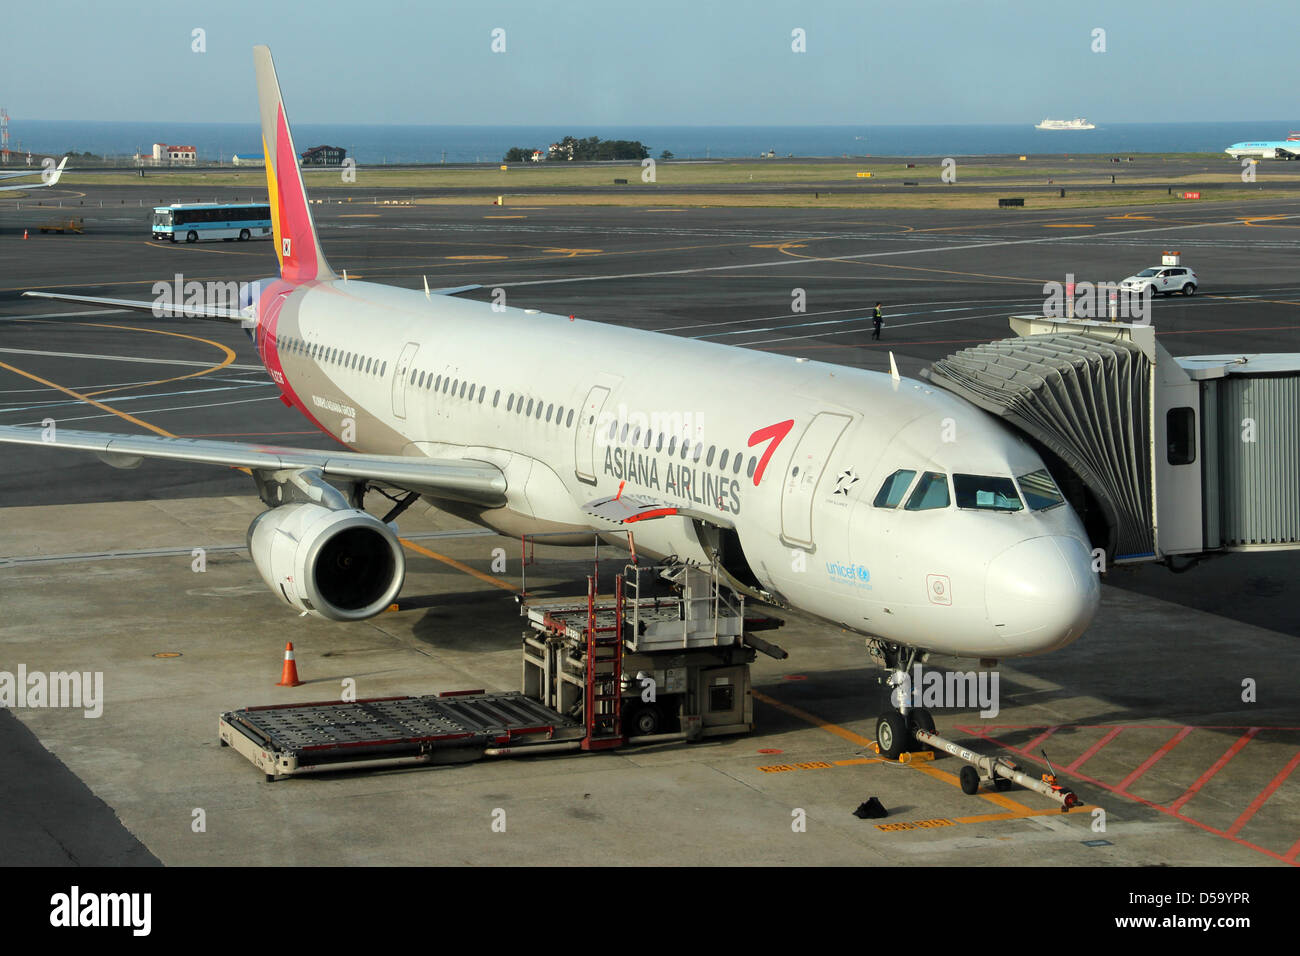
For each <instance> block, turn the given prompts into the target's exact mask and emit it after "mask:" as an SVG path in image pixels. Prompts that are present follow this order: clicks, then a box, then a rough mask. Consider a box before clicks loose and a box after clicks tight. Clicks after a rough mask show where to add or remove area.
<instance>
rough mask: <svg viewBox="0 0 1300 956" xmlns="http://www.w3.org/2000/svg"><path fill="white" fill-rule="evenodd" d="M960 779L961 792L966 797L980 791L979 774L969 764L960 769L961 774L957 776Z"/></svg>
mask: <svg viewBox="0 0 1300 956" xmlns="http://www.w3.org/2000/svg"><path fill="white" fill-rule="evenodd" d="M957 776H958V777H959V778H960V779H961V792H962V793H964V794H966V795H967V796H974V795H975V794H977V793H979V790H980V772H979V771H978V770H976V769H975V768H974V767H972V766H971V765H970V764H967V765H966V766H964V767H962V768H961V773H959V774H958V775H957Z"/></svg>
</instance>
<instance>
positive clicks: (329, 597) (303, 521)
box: [248, 503, 406, 621]
mask: <svg viewBox="0 0 1300 956" xmlns="http://www.w3.org/2000/svg"><path fill="white" fill-rule="evenodd" d="M248 552H249V554H250V555H251V557H252V559H253V564H254V565H255V566H256V567H257V570H258V573H259V574H261V575H262V580H263V581H265V582H266V584H267V586H268V587H269V588H270V589H271V590H272V591H274V592H275V593H277V594H279V595H280V597H281V598H283V599H284V601H285V602H286V603H287V604H288V605H289V606H290V607H293V608H296V609H298V610H300V611H307V612H309V613H311V614H315V615H316V616H317V617H323V618H326V619H327V620H331V621H361V620H365V619H366V618H368V617H374V616H375V615H376V614H379V613H380V612H381V611H383V610H384V609H385V608H387V607H388V606H389V605H390V604H392V602H393V599H394V598H396V597H397V594H398V592H399V591H401V589H402V583H403V581H404V580H405V578H406V556H405V554H404V553H403V552H402V546H401V544H400V543H399V542H398V540H397V535H395V534H394V533H393V531H392V529H391V528H389V527H388V525H386V524H384V523H383V522H382V521H380V520H379V519H378V518H376V517H374V516H373V515H370V514H367V513H366V512H364V511H358V510H356V509H351V508H350V509H347V510H337V511H336V510H332V509H329V508H323V507H321V506H320V505H315V504H305V503H299V504H288V505H281V506H280V507H278V508H272V509H270V510H269V511H264V512H262V513H261V514H260V515H258V516H257V517H256V518H254V519H253V523H252V524H250V525H249V526H248Z"/></svg>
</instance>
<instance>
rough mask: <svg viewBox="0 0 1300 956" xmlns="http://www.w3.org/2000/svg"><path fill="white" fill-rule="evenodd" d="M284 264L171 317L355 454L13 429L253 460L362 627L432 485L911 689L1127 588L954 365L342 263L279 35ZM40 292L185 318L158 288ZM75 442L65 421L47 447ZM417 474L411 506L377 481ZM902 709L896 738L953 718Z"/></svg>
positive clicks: (1039, 640)
mask: <svg viewBox="0 0 1300 956" xmlns="http://www.w3.org/2000/svg"><path fill="white" fill-rule="evenodd" d="M254 62H255V68H256V74H257V84H258V98H259V105H260V112H261V121H262V135H263V140H264V151H265V154H266V175H267V187H268V192H269V202H270V206H271V215H272V222H273V226H274V238H275V250H276V255H277V257H278V260H279V266H280V269H279V275H278V276H272V277H268V278H263V279H260V280H258V281H256V282H254V283H252V284H250V285H249V286H248V287H247V290H246V294H244V295H243V296H242V297H241V300H240V302H239V307H238V308H230V307H218V306H215V305H206V304H204V303H203V302H187V303H185V304H181V303H179V302H177V303H175V304H174V305H172V306H169V307H168V309H167V310H166V311H165V313H164V314H166V315H172V316H186V317H193V318H199V319H208V320H214V321H228V322H233V321H238V322H241V323H242V324H244V325H245V326H246V327H249V332H250V335H251V336H252V337H253V340H254V343H255V345H256V349H257V352H258V355H259V357H260V359H261V361H262V363H263V365H264V366H265V368H266V370H267V373H268V374H269V375H270V377H271V379H272V380H273V381H274V382H275V384H276V385H277V386H278V387H279V389H280V393H281V399H282V401H284V402H285V404H287V405H290V406H292V407H293V408H295V409H297V410H298V411H299V412H300V413H302V414H303V415H304V416H305V417H306V418H307V419H308V420H310V421H311V422H312V423H313V424H314V425H315V426H316V427H317V428H319V429H320V430H321V431H323V432H325V433H326V434H328V435H331V436H333V437H334V438H336V439H337V440H339V441H340V443H341V444H342V445H343V446H344V449H343V450H340V451H314V450H309V449H298V448H281V447H274V446H267V445H258V444H246V443H239V442H226V441H213V440H205V439H180V438H167V437H160V436H154V435H115V434H106V433H100V432H89V431H74V430H71V429H64V428H61V427H56V429H54V431H53V434H45V433H43V432H48V430H42V429H36V428H31V427H18V426H8V427H0V442H7V443H14V444H26V445H39V446H41V447H44V448H49V447H55V448H61V449H67V450H81V451H89V452H94V453H95V454H97V455H98V456H99V457H100V458H101V459H103V460H105V461H106V462H108V463H109V464H112V465H116V466H119V467H135V466H137V465H139V464H140V463H141V461H142V460H143V459H145V458H158V459H173V460H184V461H193V462H204V463H209V464H214V465H225V466H231V467H240V468H245V469H248V470H249V471H250V472H251V474H252V477H253V479H254V481H255V483H256V486H257V490H258V492H259V495H260V496H261V498H262V500H263V502H264V503H265V504H266V505H267V506H268V507H267V510H266V511H264V512H262V513H261V514H259V515H258V516H257V517H256V518H255V519H254V520H253V522H252V524H251V525H250V527H249V530H248V538H247V540H248V547H249V553H250V556H251V558H252V560H253V563H254V565H255V566H256V568H257V570H258V572H259V573H260V574H261V576H262V578H263V580H264V581H265V583H266V585H267V586H268V588H270V590H271V591H272V592H273V593H275V594H276V595H277V596H278V597H279V598H280V599H282V600H283V601H284V602H285V603H286V604H288V605H290V606H291V607H292V608H294V609H296V610H298V611H299V612H302V613H306V614H311V615H314V616H317V617H321V618H326V619H329V620H335V621H357V620H362V619H365V618H369V617H372V616H374V615H376V614H379V613H381V612H382V611H383V610H384V609H385V608H387V607H388V606H389V604H390V602H391V601H392V600H393V599H394V598H395V597H396V595H397V594H398V592H399V590H400V589H401V587H402V583H403V578H404V575H405V559H404V557H403V553H402V548H401V545H400V544H399V542H398V539H397V536H396V534H395V528H394V526H393V525H392V522H393V521H394V520H395V519H396V518H397V517H398V515H400V513H401V512H402V511H403V510H404V509H405V508H406V507H408V506H409V505H410V504H412V503H413V502H414V501H415V500H416V499H417V498H418V497H424V498H425V499H427V500H428V501H430V502H431V503H433V504H435V505H436V506H438V507H440V508H442V509H444V510H446V511H448V512H451V513H453V514H457V515H460V516H462V517H464V518H467V519H469V520H470V521H472V522H475V523H477V524H479V525H481V526H484V527H487V528H490V529H492V530H494V531H497V532H499V533H501V534H504V535H512V536H518V535H520V534H524V533H527V534H537V533H541V532H548V533H563V534H566V535H570V536H571V538H564V537H562V538H560V539H558V540H561V541H567V542H568V543H572V544H579V543H585V544H588V545H589V544H590V541H591V535H592V533H593V532H598V533H606V534H609V535H611V536H612V535H615V534H617V535H619V536H620V537H623V538H625V537H626V536H625V533H624V532H625V531H626V529H628V528H632V529H634V535H635V547H636V550H637V552H638V553H640V554H645V555H649V556H650V557H652V558H655V559H672V560H675V561H676V562H688V563H695V564H698V565H709V564H711V563H713V562H716V563H717V564H718V565H719V566H720V568H721V572H722V574H723V576H724V578H725V579H726V580H727V582H728V583H729V584H730V585H731V586H733V587H734V588H735V589H737V590H739V591H742V592H744V593H746V594H748V595H751V596H753V597H756V598H758V599H760V600H762V601H765V602H769V603H771V604H774V605H777V606H780V607H785V608H789V609H793V610H794V611H797V612H800V613H803V614H806V615H810V616H812V617H814V618H816V619H817V620H819V621H822V622H827V623H830V624H832V625H835V626H838V627H842V628H844V629H845V630H847V631H849V632H851V633H855V634H858V635H861V636H863V637H864V638H865V639H866V642H867V647H868V651H869V653H870V656H871V657H872V658H873V660H874V661H875V662H876V663H877V664H878V665H880V666H882V667H883V668H884V669H885V670H886V671H887V672H888V674H889V675H890V676H889V683H890V684H891V685H896V684H897V683H899V682H901V680H902V679H903V678H904V676H905V675H906V674H907V673H908V671H909V669H910V668H911V667H912V666H913V663H914V662H920V661H924V660H928V659H930V657H929V656H930V655H932V654H933V655H944V656H948V657H957V658H980V659H983V660H985V661H988V660H997V659H1002V658H1009V657H1016V656H1021V655H1031V654H1038V653H1042V652H1046V651H1051V650H1055V649H1057V648H1060V647H1063V646H1065V645H1066V644H1068V643H1070V642H1071V641H1073V640H1074V639H1076V638H1077V637H1079V635H1081V634H1082V633H1083V632H1084V630H1085V629H1086V628H1087V627H1088V625H1089V623H1090V622H1091V620H1092V618H1093V615H1094V614H1095V612H1096V610H1097V606H1098V602H1099V597H1100V587H1099V583H1098V576H1097V573H1096V571H1095V570H1094V567H1093V561H1092V552H1091V546H1090V544H1089V541H1088V537H1087V534H1086V532H1085V530H1084V527H1083V525H1082V523H1081V521H1080V519H1079V517H1078V516H1077V515H1076V514H1075V512H1074V511H1073V509H1072V508H1071V506H1070V504H1069V503H1068V502H1067V501H1065V499H1064V497H1063V496H1062V494H1061V492H1060V490H1059V489H1058V487H1057V485H1056V483H1055V481H1054V480H1053V478H1052V476H1051V474H1050V472H1049V471H1048V469H1047V467H1046V465H1045V464H1044V463H1043V460H1042V459H1041V458H1040V457H1039V455H1038V453H1037V452H1036V451H1035V450H1034V449H1033V448H1032V447H1031V446H1030V445H1029V443H1028V442H1027V441H1025V440H1024V439H1023V438H1022V437H1021V436H1020V435H1018V434H1017V433H1016V432H1014V431H1012V430H1011V429H1009V428H1008V427H1007V426H1005V425H1004V424H1003V423H1002V422H1001V421H1000V420H998V419H997V418H995V417H994V416H991V415H989V414H988V413H986V412H984V411H982V410H981V409H978V408H977V407H975V406H974V405H972V404H969V403H967V402H966V401H965V400H963V399H961V398H959V397H957V396H955V395H952V394H950V393H947V392H945V391H943V390H941V389H938V388H935V387H933V386H931V385H929V384H926V383H923V382H920V381H916V380H913V379H909V378H903V377H901V376H900V375H899V374H898V371H897V367H896V365H895V363H894V361H893V357H892V355H891V356H890V368H891V370H890V372H889V373H883V372H875V371H867V370H863V369H856V368H849V367H844V366H838V365H833V364H828V363H823V362H816V361H809V360H807V359H804V358H793V357H786V356H780V355H776V354H773V353H768V352H760V351H755V350H749V349H745V348H740V347H733V346H726V345H721V344H716V343H710V342H704V341H699V340H693V339H685V338H679V337H676V336H672V335H666V334H661V333H656V332H649V331H642V330H637V329H631V328H624V327H620V326H615V325H607V324H601V323H599V322H593V321H586V320H583V319H577V318H575V317H573V316H562V315H549V314H545V313H542V312H540V311H537V310H535V309H528V308H515V307H506V306H505V305H503V304H496V303H488V302H476V301H469V300H465V299H459V298H457V297H456V296H457V294H459V293H461V292H463V291H466V290H467V289H470V288H475V287H473V286H468V287H466V286H462V287H456V288H449V289H437V290H430V289H428V287H427V281H426V287H425V289H423V290H419V289H415V290H410V289H400V288H395V287H392V286H387V285H380V284H376V283H372V282H365V281H360V280H356V279H348V278H347V277H346V273H345V274H344V276H343V277H342V278H340V277H339V275H337V274H336V273H335V271H334V270H333V269H332V268H331V267H330V265H329V263H328V261H327V260H326V258H325V254H324V251H323V249H322V247H321V244H320V241H319V238H318V236H317V232H316V227H315V224H314V222H313V219H312V214H311V207H310V205H309V202H308V199H307V196H306V191H305V189H304V186H303V180H302V174H301V171H300V169H299V167H298V163H297V158H296V157H297V155H298V154H297V151H296V150H295V148H294V145H293V140H292V137H291V134H290V128H289V123H288V120H287V118H286V114H285V109H284V103H283V99H282V97H281V93H280V86H279V80H278V78H277V76H276V72H275V67H274V64H273V62H272V59H271V54H270V51H269V50H268V49H267V48H266V47H264V46H258V47H255V48H254ZM24 294H25V295H28V296H35V297H39V298H45V299H55V300H59V301H65V302H75V303H79V304H90V305H98V306H106V307H112V308H129V309H137V310H140V311H149V312H154V313H155V314H158V313H157V310H158V309H159V305H158V304H157V303H155V302H139V301H132V300H122V299H108V298H99V297H91V296H82V295H73V294H67V293H55V292H26V293H24ZM47 439H48V440H47ZM371 489H379V490H380V491H383V490H384V489H389V490H392V491H393V492H395V493H394V494H393V495H391V496H390V497H392V498H393V500H394V501H396V504H395V505H394V506H393V507H392V508H391V509H390V510H389V511H388V513H387V514H386V515H384V516H383V517H376V516H374V515H371V514H370V513H369V512H367V511H366V510H364V508H363V505H364V499H365V496H366V493H367V491H368V490H371ZM908 704H909V702H908V701H907V699H906V697H905V695H898V698H897V699H896V700H895V705H896V706H897V708H898V709H897V712H895V711H892V710H891V711H887V712H886V713H884V714H882V715H881V717H880V720H879V721H878V722H877V736H878V738H879V739H880V740H881V742H882V744H888V746H887V747H886V750H892V751H893V752H897V750H898V749H899V748H900V747H901V746H903V744H905V742H906V741H908V740H909V739H910V737H911V733H912V731H913V730H914V729H915V728H917V727H920V728H921V729H933V719H932V718H931V717H930V715H929V713H928V712H927V711H925V710H924V709H923V708H912V707H909V706H908Z"/></svg>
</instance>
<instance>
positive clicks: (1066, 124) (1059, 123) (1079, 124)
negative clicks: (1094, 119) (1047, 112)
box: [1034, 117, 1097, 129]
mask: <svg viewBox="0 0 1300 956" xmlns="http://www.w3.org/2000/svg"><path fill="white" fill-rule="evenodd" d="M1096 128H1097V127H1096V126H1094V125H1093V124H1092V123H1089V122H1088V121H1087V120H1086V119H1083V118H1082V117H1075V118H1074V119H1072V120H1054V119H1045V120H1043V121H1042V122H1041V123H1039V124H1038V125H1036V126H1035V127H1034V129H1096Z"/></svg>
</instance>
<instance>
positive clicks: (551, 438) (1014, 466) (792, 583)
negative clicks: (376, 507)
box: [258, 281, 1098, 658]
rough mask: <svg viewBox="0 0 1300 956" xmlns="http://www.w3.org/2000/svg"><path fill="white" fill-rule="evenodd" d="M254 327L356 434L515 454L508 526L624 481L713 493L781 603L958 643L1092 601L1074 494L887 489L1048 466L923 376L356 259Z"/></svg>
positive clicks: (483, 516) (490, 520) (1026, 644)
mask: <svg viewBox="0 0 1300 956" xmlns="http://www.w3.org/2000/svg"><path fill="white" fill-rule="evenodd" d="M264 305H265V303H264ZM264 311H265V310H264ZM258 344H259V348H260V350H261V352H262V356H263V360H264V362H265V363H266V365H267V368H268V370H269V371H270V373H271V375H272V377H273V378H275V379H276V380H277V382H279V383H280V385H281V387H282V389H283V390H284V392H285V394H286V398H287V399H288V400H291V401H292V402H294V403H295V404H297V405H298V406H299V407H300V408H301V409H303V410H304V411H305V412H306V413H307V414H308V415H310V416H311V417H312V418H313V419H314V420H315V421H316V422H317V423H318V424H319V425H320V426H321V427H322V428H323V429H325V430H326V431H328V432H329V433H330V434H333V435H334V436H336V437H340V438H342V439H350V440H349V441H348V444H349V445H350V447H352V448H353V449H355V450H357V451H363V452H369V453H382V454H402V455H409V456H431V457H434V456H436V457H440V458H466V459H475V460H482V461H489V462H492V463H493V464H495V465H497V466H498V467H499V468H501V470H502V471H503V472H504V474H505V476H506V479H507V483H508V491H507V500H508V503H507V505H506V506H505V507H504V508H500V509H490V510H481V509H480V510H478V511H477V512H475V513H472V514H470V515H469V517H471V518H473V519H474V520H476V521H479V522H481V523H482V524H484V525H486V526H488V527H492V528H495V529H497V530H499V531H502V532H503V533H509V534H519V533H525V532H536V531H565V530H572V531H575V532H577V531H586V530H596V531H616V530H620V526H618V525H616V524H615V523H614V522H612V521H608V520H605V519H603V518H597V517H593V516H592V515H590V514H588V513H587V512H586V511H584V509H583V505H584V504H586V503H588V502H591V501H593V500H595V499H598V498H604V497H608V496H612V495H614V494H617V493H619V491H620V489H623V490H624V491H625V492H626V493H629V494H637V495H642V496H645V497H648V498H651V499H655V500H661V501H663V502H665V503H666V504H669V505H673V506H680V507H683V508H691V509H694V510H696V511H697V512H699V511H709V512H711V513H712V514H714V515H716V523H717V524H718V525H719V526H720V527H723V528H731V529H734V535H735V536H736V537H737V538H738V541H739V544H740V546H741V547H742V548H743V552H744V558H745V560H746V561H747V562H748V565H749V567H750V568H751V569H752V571H753V573H754V575H755V576H756V578H757V579H758V581H759V582H760V583H761V585H762V587H763V588H764V589H765V590H766V591H767V592H769V593H771V594H773V595H775V596H777V597H778V598H779V599H780V600H781V601H783V602H785V603H787V604H789V605H791V606H793V607H796V608H799V609H801V610H804V611H806V612H809V613H811V614H814V615H816V616H818V617H820V618H822V619H825V620H827V621H831V622H835V623H837V624H841V625H842V626H844V627H846V628H849V629H851V630H854V631H858V632H861V633H865V634H869V635H873V636H875V637H879V638H882V639H884V640H887V641H890V642H895V643H899V644H906V645H910V646H916V647H921V648H926V649H929V650H932V651H935V652H938V653H943V654H951V655H956V656H966V657H988V658H999V657H1007V656H1014V655H1020V654H1032V653H1039V652H1042V651H1046V650H1051V649H1053V648H1055V647H1059V646H1062V645H1063V644H1065V643H1068V642H1069V641H1071V640H1073V639H1074V638H1076V637H1078V636H1079V634H1080V633H1082V632H1083V630H1084V629H1085V628H1086V627H1087V625H1088V623H1089V622H1090V620H1091V618H1092V615H1093V613H1094V611H1095V609H1096V606H1097V600H1098V585H1097V577H1096V574H1095V573H1094V571H1093V569H1092V563H1091V555H1090V550H1089V545H1088V544H1087V537H1086V535H1085V533H1084V531H1083V528H1082V526H1081V524H1080V522H1079V520H1078V518H1077V516H1076V515H1075V514H1074V512H1073V511H1072V510H1071V509H1070V507H1069V505H1068V504H1061V505H1058V506H1056V507H1052V508H1049V509H1046V510H1040V511H1032V510H1029V509H1028V508H1022V509H1021V510H1019V511H1016V512H1012V513H1001V512H993V511H986V510H974V509H965V508H959V507H956V505H955V503H950V504H949V505H948V506H946V507H937V508H931V509H928V510H907V509H905V508H903V507H901V506H900V507H891V508H886V507H876V506H874V504H873V499H874V498H875V496H876V494H877V492H878V490H879V489H880V488H881V485H882V482H884V481H885V479H886V478H887V477H888V476H889V475H891V474H892V473H894V472H895V471H897V470H899V469H909V470H913V471H915V472H916V474H917V475H922V473H924V472H927V471H928V472H937V473H943V474H944V475H947V476H952V475H954V474H959V473H961V474H969V475H978V476H1001V477H1005V478H1011V477H1014V476H1021V475H1024V474H1027V473H1030V472H1034V471H1037V470H1039V469H1042V468H1043V467H1044V466H1043V463H1042V461H1041V459H1040V458H1039V456H1038V455H1037V454H1036V453H1035V452H1034V451H1033V449H1032V448H1031V447H1030V446H1029V445H1028V444H1027V443H1026V442H1025V441H1024V440H1023V439H1021V438H1020V437H1018V436H1017V435H1016V434H1015V433H1014V432H1012V431H1010V430H1009V429H1007V428H1006V427H1005V426H1003V425H1002V424H1001V423H1000V422H999V421H997V420H996V419H995V418H993V417H992V416H989V415H987V414H986V413H984V412H982V411H980V410H978V409H976V408H975V407H973V406H971V405H970V404H968V403H966V402H964V401H962V400H960V399H958V398H956V397H955V396H952V395H950V394H948V393H946V392H943V391H942V390H938V389H934V388H932V387H930V386H928V385H926V384H924V383H922V382H918V381H914V380H911V379H902V380H900V381H895V380H892V379H891V377H890V376H888V375H884V374H881V373H877V372H868V371H863V370H859V369H853V368H847V367H843V366H836V365H829V364H825V363H821V362H812V361H801V360H797V359H794V358H790V357H786V356H780V355H775V354H772V353H768V352H759V351H754V350H749V349H742V348H734V347H728V346H723V345H717V344H714V343H706V342H700V341H697V340H692V339H686V338H679V337H675V336H670V335H660V334H655V333H648V332H642V331H638V330H634V329H627V328H622V327H619V326H614V325H605V324H599V323H595V322H588V321H583V320H577V319H570V318H567V317H564V316H556V315H548V314H544V313H537V312H531V311H529V312H526V311H524V310H522V309H515V308H507V309H504V310H500V311H498V310H496V309H494V308H493V307H492V306H489V305H487V304H484V303H479V302H473V301H465V300H460V299H456V298H452V297H446V296H437V295H434V296H426V295H425V294H424V293H421V292H417V291H409V290H403V289H396V288H392V287H389V286H382V285H375V284H371V283H367V282H360V281H351V282H343V281H334V282H327V283H321V284H309V285H306V286H302V287H298V288H297V289H295V290H293V291H292V292H287V293H286V298H285V301H284V303H283V307H282V308H280V309H279V311H278V314H265V315H264V316H263V318H262V321H261V325H260V328H259V333H258ZM339 353H341V354H339ZM521 408H522V410H521ZM787 423H788V424H787ZM611 436H612V437H611ZM683 440H685V441H686V442H689V445H688V447H687V450H686V454H685V457H683V454H682V443H683ZM751 441H752V442H753V444H752V445H751ZM765 456H766V457H767V459H768V460H766V461H765V462H764V461H763V459H764V457H765ZM755 476H760V477H761V480H758V481H757V483H756V481H755ZM949 484H951V477H949ZM626 529H630V530H632V531H633V532H634V535H635V542H636V547H637V550H638V551H644V552H650V553H652V554H655V555H661V556H663V555H676V556H678V557H679V558H686V559H692V560H697V561H703V560H706V559H707V552H706V550H705V549H704V547H703V546H702V543H701V534H700V523H699V522H698V521H696V520H693V519H691V518H686V517H682V516H670V517H664V518H658V519H655V520H648V521H643V522H638V523H636V524H634V525H628V526H626Z"/></svg>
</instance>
